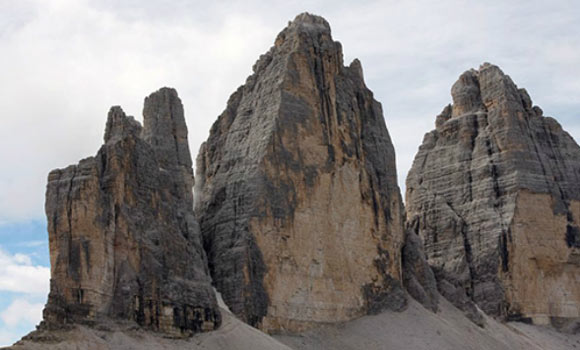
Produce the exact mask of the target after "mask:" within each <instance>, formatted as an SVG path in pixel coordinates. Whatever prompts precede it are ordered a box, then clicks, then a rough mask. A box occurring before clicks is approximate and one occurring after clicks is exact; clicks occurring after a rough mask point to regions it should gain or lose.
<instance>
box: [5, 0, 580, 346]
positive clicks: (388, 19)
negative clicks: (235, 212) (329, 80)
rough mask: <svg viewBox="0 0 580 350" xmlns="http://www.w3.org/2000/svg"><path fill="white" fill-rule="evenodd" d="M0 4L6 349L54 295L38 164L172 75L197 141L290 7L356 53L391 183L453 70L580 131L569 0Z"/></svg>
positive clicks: (578, 41) (64, 152) (25, 0)
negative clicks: (497, 86) (379, 115)
mask: <svg viewBox="0 0 580 350" xmlns="http://www.w3.org/2000/svg"><path fill="white" fill-rule="evenodd" d="M264 4H265V3H262V2H258V1H254V0H246V1H215V2H211V1H200V2H198V1H193V0H190V1H185V0H177V1H176V0H174V1H148V0H128V1H119V0H99V1H97V0H95V1H91V0H0V78H1V81H2V84H1V85H0V150H1V151H0V164H1V165H2V166H1V171H0V345H5V344H8V343H11V342H13V341H14V340H16V339H17V338H20V337H21V336H22V335H23V334H24V333H26V332H28V331H29V330H31V329H33V328H34V325H35V324H36V323H37V322H38V321H39V320H40V317H41V309H42V305H43V304H44V302H45V301H46V294H47V291H48V278H49V275H50V273H49V269H48V266H49V264H48V245H47V235H46V228H45V222H44V221H45V219H44V214H43V203H44V189H45V184H46V176H47V174H48V172H49V171H50V170H51V169H53V168H58V167H64V166H67V165H69V164H72V163H76V162H77V161H78V160H79V159H81V158H83V157H86V156H90V155H93V154H94V153H96V151H97V149H98V147H99V146H100V144H101V142H102V134H103V130H104V125H105V120H106V114H107V111H108V109H109V107H110V106H111V105H121V106H122V107H123V108H124V110H125V112H127V113H128V114H131V115H134V116H135V117H136V118H137V119H141V109H142V103H143V98H144V97H145V96H146V95H148V94H149V93H150V92H152V91H154V90H156V89H158V88H159V87H162V86H171V87H175V88H176V89H177V90H178V92H179V94H180V96H181V98H182V100H183V103H184V105H185V110H186V118H187V123H188V125H189V131H190V138H189V139H190V143H191V148H192V153H193V154H196V153H197V150H198V148H199V145H200V144H201V142H202V141H203V140H204V139H205V138H206V137H207V136H208V132H209V128H210V126H211V124H212V123H213V121H214V120H215V119H216V117H217V116H218V115H219V114H220V113H221V111H222V109H223V108H224V107H225V104H226V101H227V99H228V96H229V94H230V93H232V92H233V91H234V90H235V89H236V87H237V86H239V85H240V84H242V83H243V82H244V80H245V78H246V76H247V75H249V74H250V73H251V67H252V65H253V63H254V61H255V60H256V59H257V58H258V56H259V55H260V54H261V53H264V52H265V51H267V50H268V48H269V47H270V46H271V45H272V43H273V41H274V38H275V37H276V34H277V33H278V32H279V31H280V30H281V29H283V27H284V26H285V25H286V24H287V22H288V21H289V20H291V19H293V18H294V16H295V15H296V14H298V13H300V12H303V11H308V12H312V13H315V14H319V15H322V16H324V17H325V18H326V19H327V20H328V21H329V22H330V23H331V26H332V31H333V36H334V39H335V40H338V41H341V42H342V44H343V48H344V55H345V62H347V63H348V62H350V61H351V60H352V59H354V58H359V59H360V60H361V61H362V64H363V68H364V72H365V77H366V82H367V85H368V86H369V88H371V90H373V91H374V93H375V98H376V99H377V100H379V101H380V102H382V104H383V107H384V111H385V118H386V122H387V126H388V128H389V131H390V133H391V136H392V138H393V141H394V144H395V149H396V151H397V167H398V174H399V182H400V184H401V187H403V183H404V178H405V175H406V173H407V171H408V169H409V167H410V164H411V162H412V158H413V156H414V154H415V152H416V150H417V147H418V145H419V144H420V142H421V140H422V137H423V134H424V133H425V132H427V131H429V130H430V129H432V128H433V125H434V118H435V116H436V115H437V114H438V113H439V112H440V111H441V110H442V108H443V107H444V106H445V105H446V104H448V103H449V102H450V95H449V91H450V88H451V85H452V84H453V82H454V81H455V80H456V79H457V77H458V75H459V74H460V73H462V72H463V71H465V70H467V69H469V68H473V67H475V68H477V67H478V66H479V65H480V64H481V63H483V62H485V61H488V62H492V63H494V64H497V65H499V66H500V67H501V68H502V69H503V70H504V71H505V72H506V73H507V74H510V75H511V77H512V78H513V80H514V81H515V82H516V83H517V84H518V85H519V86H520V87H525V88H526V89H527V90H528V92H529V93H530V95H531V96H532V99H533V100H534V102H535V103H536V104H538V105H540V106H541V107H542V108H543V110H544V112H545V114H546V115H551V116H554V117H556V118H557V119H558V120H559V121H560V122H561V124H562V125H563V126H564V128H565V129H566V130H568V131H569V132H570V134H572V136H574V137H575V138H576V140H579V138H580V119H579V118H578V117H580V25H578V23H580V5H578V2H577V1H573V0H570V1H563V0H562V1H559V0H553V1H550V2H546V1H534V0H527V1H495V0H490V1H485V2H482V1H466V0H464V1H459V0H456V1H453V0H448V1H437V2H435V1H358V2H356V4H355V2H353V1H339V0H332V1H319V2H316V4H313V1H290V0H285V1H269V2H267V5H264Z"/></svg>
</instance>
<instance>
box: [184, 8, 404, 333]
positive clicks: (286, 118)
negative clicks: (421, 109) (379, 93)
mask: <svg viewBox="0 0 580 350" xmlns="http://www.w3.org/2000/svg"><path fill="white" fill-rule="evenodd" d="M396 174H397V172H396V168H395V153H394V150H393V145H392V143H391V140H390V137H389V134H388V132H387V128H386V125H385V121H384V118H383V114H382V108H381V105H380V104H379V103H378V102H377V101H375V100H374V99H373V94H372V92H371V91H370V90H369V89H368V88H367V87H366V86H365V83H364V80H363V75H362V68H361V65H360V62H359V61H358V60H355V61H353V62H352V63H351V64H350V65H349V66H347V67H345V66H343V57H342V48H341V45H340V43H338V42H335V41H333V40H332V38H331V33H330V27H329V25H328V23H327V22H326V21H325V20H324V19H323V18H320V17H317V16H313V15H310V14H301V15H299V16H298V17H296V19H295V20H294V21H292V22H290V23H289V25H288V27H287V28H286V29H284V30H283V31H282V32H281V33H280V34H279V35H278V37H277V38H276V41H275V44H274V46H273V47H272V48H271V49H270V50H269V51H268V52H267V53H265V54H264V55H262V56H261V57H260V59H259V60H258V61H257V62H256V64H255V65H254V74H252V75H251V76H250V77H248V79H247V81H246V83H245V84H244V85H243V86H241V87H240V88H239V89H238V90H237V91H236V92H235V93H234V94H233V95H232V96H231V97H230V99H229V101H228V105H227V108H226V110H225V111H224V112H223V114H222V115H220V116H219V118H218V120H217V121H216V122H215V124H214V125H213V127H212V128H211V131H210V136H209V138H208V140H207V141H206V142H205V143H204V144H203V145H202V147H201V149H200V152H199V155H198V158H197V167H196V180H197V183H196V189H195V196H196V200H195V201H196V203H195V208H196V215H197V216H198V219H199V222H200V225H201V231H202V235H203V241H204V247H205V249H206V252H207V255H208V260H209V269H210V271H211V275H212V277H213V280H214V283H215V285H216V287H217V289H218V290H219V291H220V292H221V293H222V294H223V297H224V300H225V302H226V303H227V304H228V306H229V308H230V309H231V310H232V311H233V312H234V313H235V314H236V315H238V317H240V318H242V319H243V320H245V321H246V322H248V323H250V324H252V325H254V326H258V327H260V328H262V329H264V330H269V331H279V330H286V331H300V330H303V329H306V328H309V327H311V326H312V325H315V324H318V323H326V322H340V321H344V320H349V319H353V318H355V317H358V316H360V315H363V314H366V313H372V312H378V311H380V310H383V309H386V308H389V309H402V308H404V307H405V305H406V297H405V295H404V292H402V290H401V288H400V280H401V246H402V244H403V216H404V213H403V205H402V201H401V196H400V192H399V188H398V185H397V178H396Z"/></svg>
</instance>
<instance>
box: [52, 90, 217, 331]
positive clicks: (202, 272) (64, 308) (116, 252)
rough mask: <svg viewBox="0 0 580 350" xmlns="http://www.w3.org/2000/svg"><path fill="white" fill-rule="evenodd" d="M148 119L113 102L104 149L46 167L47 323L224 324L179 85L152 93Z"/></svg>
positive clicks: (168, 327)
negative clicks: (196, 202)
mask: <svg viewBox="0 0 580 350" xmlns="http://www.w3.org/2000/svg"><path fill="white" fill-rule="evenodd" d="M143 117H144V127H143V128H142V127H141V125H140V124H139V123H138V122H137V121H135V120H134V119H133V118H132V117H127V116H125V114H124V113H123V111H122V110H121V108H120V107H113V108H111V110H110V112H109V116H108V120H107V126H106V130H105V144H104V145H103V146H102V147H101V149H100V150H99V152H98V153H97V155H96V156H95V157H90V158H87V159H83V160H81V162H80V163H79V164H78V165H73V166H69V167H68V168H66V169H59V170H54V171H52V172H51V173H50V175H49V178H48V187H47V193H46V215H47V218H48V231H49V241H50V259H51V289H50V295H49V300H48V303H47V305H46V308H45V310H44V325H45V326H46V327H48V328H54V327H59V326H61V325H63V324H66V323H94V322H99V320H101V319H103V318H114V319H124V320H134V321H136V322H137V323H139V324H140V325H143V326H146V327H148V328H152V329H155V330H159V331H163V332H166V333H170V334H174V335H181V334H185V335H187V334H191V333H194V332H198V331H205V330H211V329H214V328H217V327H218V326H219V324H220V314H219V311H218V309H217V304H216V300H215V296H214V293H213V290H212V287H211V279H210V277H209V274H208V271H207V261H206V257H205V254H204V252H203V249H202V246H201V240H200V232H199V225H198V224H197V222H196V220H195V219H194V215H193V198H192V186H193V171H192V168H191V157H190V155H189V148H188V144H187V128H186V126H185V119H184V116H183V107H182V105H181V101H180V100H179V98H178V97H177V93H176V92H175V90H173V89H168V88H163V89H161V90H159V91H157V92H155V93H153V94H151V95H150V96H149V97H148V98H147V99H146V100H145V108H144V111H143Z"/></svg>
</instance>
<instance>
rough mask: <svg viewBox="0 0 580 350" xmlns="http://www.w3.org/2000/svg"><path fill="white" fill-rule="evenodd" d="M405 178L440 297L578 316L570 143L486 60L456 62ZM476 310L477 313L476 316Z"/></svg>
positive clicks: (526, 312)
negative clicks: (446, 96)
mask: <svg viewBox="0 0 580 350" xmlns="http://www.w3.org/2000/svg"><path fill="white" fill-rule="evenodd" d="M451 92H452V95H453V105H452V106H451V105H450V106H448V107H446V108H445V109H444V111H443V112H442V113H441V115H439V116H438V117H437V120H436V129H435V130H433V131H431V132H429V133H428V134H426V135H425V138H424V140H423V144H422V145H421V147H420V148H419V152H418V154H417V156H416V157H415V161H414V163H413V167H412V169H411V171H410V172H409V175H408V178H407V201H406V203H407V223H408V227H409V228H410V229H411V230H413V231H415V232H416V233H418V234H419V235H420V236H421V237H422V238H423V241H424V245H425V252H426V255H427V258H428V261H429V264H430V265H431V266H432V267H433V269H434V271H435V275H436V276H437V280H438V287H439V290H440V291H441V293H442V294H443V295H444V296H447V297H448V298H449V299H450V300H451V301H453V302H455V304H456V305H457V306H459V307H462V308H464V309H467V308H471V309H470V310H471V311H470V312H471V314H472V316H473V318H474V319H476V322H477V316H475V312H474V308H473V306H469V305H470V302H475V303H476V304H477V305H478V306H479V307H480V308H481V309H482V310H484V311H485V312H487V313H489V314H492V315H497V316H502V317H506V318H508V319H518V318H522V317H523V318H532V319H533V320H535V321H537V322H545V320H547V319H549V318H553V319H555V318H560V317H563V318H574V317H578V314H579V312H580V308H579V302H580V298H579V294H578V293H579V288H578V282H579V281H580V266H579V265H578V263H577V256H578V254H579V248H580V244H579V242H580V239H579V238H580V233H579V230H578V211H577V210H578V201H579V200H580V147H578V145H577V144H576V142H574V140H573V139H572V138H571V137H570V135H568V133H566V132H565V131H563V130H562V128H561V127H560V125H559V124H558V123H557V122H556V121H555V120H554V119H552V118H550V117H544V116H543V113H542V110H541V109H540V108H539V107H537V106H532V102H531V99H530V97H529V96H528V94H527V93H526V91H525V90H523V89H519V90H518V88H517V87H516V85H515V84H514V83H513V82H512V81H511V79H510V78H509V76H507V75H505V74H503V72H502V71H501V70H500V69H499V68H498V67H496V66H493V65H490V64H484V65H483V66H482V67H480V69H479V70H478V71H476V70H471V71H468V72H465V73H464V74H463V75H462V76H461V77H460V79H459V80H458V81H457V83H455V84H454V86H453V88H452V90H451ZM479 320H481V317H479Z"/></svg>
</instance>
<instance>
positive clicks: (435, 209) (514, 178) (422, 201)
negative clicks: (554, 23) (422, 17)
mask: <svg viewBox="0 0 580 350" xmlns="http://www.w3.org/2000/svg"><path fill="white" fill-rule="evenodd" d="M253 70H254V73H253V74H252V75H251V76H250V77H248V78H247V80H246V82H245V84H244V85H243V86H241V87H240V88H238V90H237V91H236V92H235V93H234V94H233V95H232V96H231V97H230V99H229V101H228V104H227V107H226V109H225V111H224V112H223V113H222V114H221V115H220V116H219V117H218V119H217V121H216V122H215V123H214V125H213V126H212V128H211V130H210V135H209V138H208V139H207V141H206V142H205V143H204V144H203V145H202V146H201V148H200V151H199V154H198V157H197V166H196V180H197V181H196V182H195V184H194V177H193V170H192V161H191V155H190V151H189V146H188V140H187V135H188V131H187V126H186V124H185V117H184V111H183V106H182V104H181V101H180V99H179V97H178V96H177V92H176V91H175V90H173V89H170V88H162V89H160V90H159V91H157V92H155V93H153V94H151V95H150V96H149V97H147V98H146V99H145V106H144V109H143V126H141V124H140V123H139V122H137V121H136V120H135V119H133V118H132V117H128V116H126V115H125V113H124V112H123V111H122V110H121V108H120V107H112V108H111V110H110V112H109V115H108V120H107V124H106V130H105V137H104V144H103V146H102V147H101V148H100V150H99V151H98V153H97V155H96V156H94V157H89V158H86V159H83V160H81V161H80V162H79V164H78V165H73V166H69V167H68V168H65V169H58V170H54V171H52V172H51V173H50V175H49V178H48V186H47V192H46V215H47V219H48V231H49V241H50V259H51V290H50V295H49V298H48V303H47V304H46V307H45V310H44V321H43V322H42V323H41V325H40V326H39V327H38V330H37V331H35V332H32V333H31V334H29V335H28V336H26V337H24V338H23V340H22V341H20V342H19V343H18V344H16V345H15V346H14V349H99V350H100V349H120V348H122V349H160V348H161V349H168V350H173V349H214V350H222V349H255V350H261V349H264V350H265V349H286V350H287V349H338V350H346V349H360V348H365V349H385V348H396V349H401V348H405V349H408V348H412V349H433V348H438V349H466V348H467V349H478V350H483V349H490V350H491V349H494V350H496V349H537V350H540V349H550V350H555V349H569V348H571V347H576V346H578V347H580V335H567V334H566V335H565V334H564V333H557V332H555V331H554V330H553V329H552V328H548V327H540V326H538V325H537V324H542V325H545V324H548V323H552V324H553V325H555V326H557V327H558V328H560V329H561V330H565V331H577V330H578V329H577V327H578V324H577V323H574V321H575V320H578V319H580V315H579V313H580V311H579V310H580V308H579V302H580V288H578V282H579V281H580V228H579V226H578V223H579V222H580V182H579V181H578V180H580V148H579V147H578V145H577V144H576V143H575V142H574V140H573V139H572V138H571V137H570V136H569V135H568V134H567V133H566V132H565V131H563V130H562V128H561V127H560V125H559V124H558V123H557V122H556V121H555V120H554V119H552V118H549V117H544V116H543V113H542V111H541V109H540V108H539V107H536V106H533V105H532V102H531V99H530V98H529V96H528V94H527V93H526V92H525V90H523V89H518V88H517V87H516V86H515V84H514V83H513V82H512V81H511V79H510V78H509V77H508V76H506V75H505V74H503V72H501V70H500V69H499V68H498V67H495V66H493V65H489V64H484V65H483V66H482V67H481V68H480V69H479V70H477V71H475V70H471V71H468V72H466V73H464V74H463V75H462V76H461V77H460V79H459V81H458V82H457V83H456V84H455V85H454V86H453V88H452V96H453V105H449V106H447V107H446V108H445V109H444V111H443V112H442V113H441V115H439V116H438V117H437V120H436V129H435V130H434V131H432V132H430V133H428V134H427V135H426V136H425V139H424V142H423V145H421V147H420V149H419V153H418V154H417V157H416V159H415V161H414V164H413V168H412V170H411V172H410V173H409V176H408V178H407V211H406V212H405V210H404V207H403V203H402V199H401V195H400V190H399V187H398V185H397V176H396V174H397V172H396V167H395V152H394V149H393V145H392V142H391V139H390V136H389V133H388V131H387V127H386V124H385V119H384V117H383V113H382V107H381V104H380V103H379V102H377V101H376V100H375V99H374V97H373V93H372V92H371V91H370V90H369V89H368V88H367V86H366V84H365V81H364V79H363V72H362V66H361V63H360V62H359V61H358V60H354V61H353V62H352V63H350V64H349V65H348V66H344V63H343V56H342V47H341V45H340V43H338V42H336V41H333V39H332V37H331V30H330V26H329V24H328V23H327V22H326V20H324V19H323V18H321V17H318V16H314V15H310V14H308V13H304V14H301V15H299V16H297V17H296V18H295V19H294V20H293V21H292V22H290V23H289V24H288V26H287V27H286V28H285V29H284V30H283V31H282V32H281V33H280V34H279V35H278V37H277V38H276V40H275V43H274V46H273V47H272V48H271V49H270V50H269V51H268V52H267V53H265V54H264V55H262V56H261V57H260V58H259V60H258V61H257V62H256V64H255V65H254V68H253ZM194 185H195V191H192V189H193V187H194ZM405 213H406V214H405ZM405 215H406V220H405ZM403 287H404V288H403ZM214 288H215V289H214ZM408 295H410V296H412V298H409V297H408ZM441 295H443V297H444V298H441ZM222 296H223V299H222ZM413 299H415V300H413ZM446 299H447V300H446ZM450 302H451V303H450ZM458 309H460V310H461V311H460V310H458ZM466 316H467V317H469V318H470V319H471V320H472V321H474V322H475V324H473V323H472V322H469V321H468V319H467V318H466ZM510 321H526V322H528V323H530V321H531V323H534V324H536V325H534V324H524V323H521V322H510ZM506 322H509V323H507V324H506ZM252 326H253V327H252ZM575 327H576V328H575ZM267 333H270V335H268V334H267ZM272 334H274V335H272Z"/></svg>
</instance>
